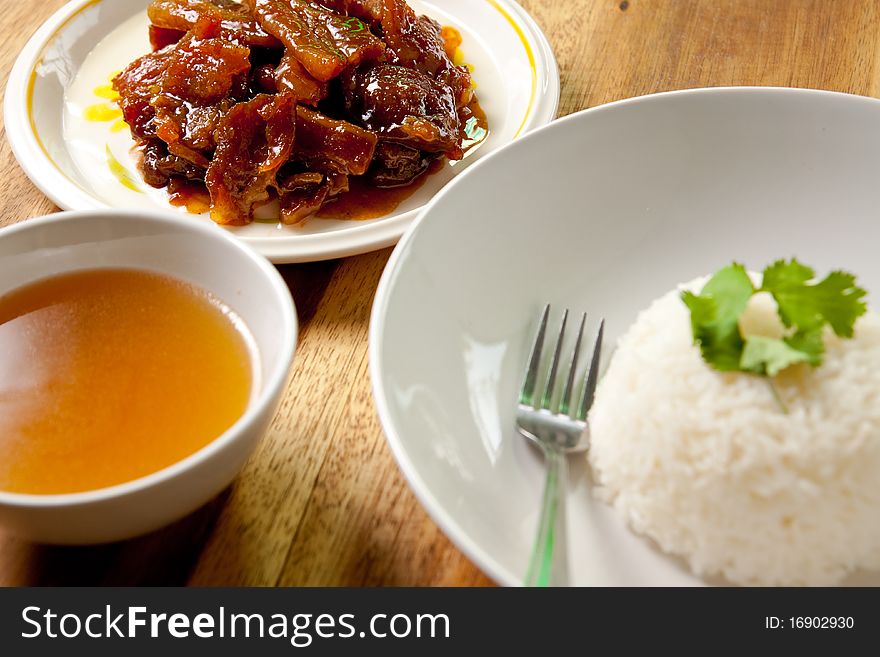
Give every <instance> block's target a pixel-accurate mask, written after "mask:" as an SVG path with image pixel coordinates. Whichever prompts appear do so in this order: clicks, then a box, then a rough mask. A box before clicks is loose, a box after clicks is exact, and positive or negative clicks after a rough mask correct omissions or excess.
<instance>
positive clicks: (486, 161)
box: [369, 86, 880, 586]
mask: <svg viewBox="0 0 880 657" xmlns="http://www.w3.org/2000/svg"><path fill="white" fill-rule="evenodd" d="M730 93H734V94H742V95H746V94H755V95H768V96H769V95H790V96H826V97H839V98H841V99H845V100H846V102H864V104H873V105H875V106H877V105H880V99H877V98H873V97H870V96H860V95H857V94H850V93H844V92H840V91H827V90H824V89H809V88H800V87H761V86H741V87H730V86H727V87H697V88H693V89H675V90H672V91H664V92H660V93H655V94H645V95H642V96H634V97H632V98H624V99H622V100H617V101H614V102H611V103H606V104H604V105H597V106H595V107H590V108H587V109H584V110H580V111H578V112H575V113H573V114H569V115H567V116H564V117H562V118H560V119H557V120H555V121H553V122H552V123H549V124H548V125H545V126H542V127H540V128H537V129H535V130H533V131H532V132H530V133H528V134H527V135H523V136H522V137H521V138H519V139H517V140H515V141H513V142H511V143H509V144H506V145H504V146H502V147H501V148H499V149H498V150H497V151H494V152H493V153H490V154H489V155H487V156H486V157H485V158H483V159H481V160H480V161H479V162H475V163H474V164H473V166H471V167H470V169H468V171H466V172H465V173H464V174H462V175H461V176H458V177H456V178H455V179H454V180H452V182H450V183H449V184H448V185H447V186H446V187H444V188H443V189H442V190H441V191H440V192H439V193H438V194H437V195H436V196H434V198H432V199H431V201H430V202H429V203H428V204H427V205H425V207H424V208H422V209H421V210H420V212H419V215H418V216H417V217H416V219H415V221H413V223H412V225H411V226H410V228H409V230H408V231H407V232H406V234H405V235H404V236H403V238H402V239H401V240H400V242H398V244H397V247H396V248H395V249H394V251H393V252H392V253H391V257H390V258H389V259H388V263H387V265H386V266H385V270H384V271H383V272H382V277H381V278H380V279H379V286H378V288H377V289H376V297H375V301H374V302H373V309H372V312H371V315H370V330H369V341H370V344H369V359H370V381H371V384H372V388H373V399H374V402H375V404H376V412H377V414H378V416H379V422H380V424H381V425H382V430H383V431H384V433H385V439H386V441H387V442H388V445H389V447H390V448H391V452H392V454H393V455H394V458H395V460H396V461H397V465H398V467H399V468H400V470H401V472H402V473H403V475H404V477H405V478H406V480H407V483H408V484H409V486H410V489H411V490H412V491H413V493H415V496H416V498H417V499H418V500H419V502H420V503H421V505H422V507H423V508H424V509H425V510H426V511H427V513H428V515H429V516H431V519H432V520H433V521H434V522H435V523H437V525H438V526H439V527H440V529H441V530H443V533H444V534H445V535H446V536H447V537H448V538H449V539H450V540H451V541H452V542H453V543H454V544H455V545H456V547H458V549H459V550H461V551H462V552H463V553H464V554H465V556H467V557H468V558H469V559H470V560H471V561H472V562H473V563H474V564H476V566H477V567H478V568H479V569H480V570H481V571H483V573H485V574H486V575H488V576H489V577H490V578H491V579H492V580H494V581H495V582H496V583H498V584H501V585H503V586H522V583H523V577H522V574H519V575H517V574H516V573H513V572H511V571H510V570H508V569H507V568H505V567H503V566H502V565H500V564H499V563H498V562H497V561H496V560H495V559H494V558H493V557H492V555H491V554H490V553H488V552H487V551H485V550H484V549H483V548H481V547H480V546H479V545H477V542H476V541H474V540H473V539H472V538H471V537H470V536H469V534H468V532H467V531H466V530H465V529H463V528H462V527H461V525H460V524H459V523H458V522H457V521H456V520H455V519H454V518H453V517H452V515H451V514H450V513H449V512H448V511H447V510H446V509H445V508H444V505H443V504H441V503H440V502H439V501H438V500H437V497H436V496H435V495H434V493H433V492H432V490H431V488H430V487H429V486H428V485H427V484H426V483H425V480H424V479H422V477H421V475H420V474H419V469H418V467H417V466H416V464H415V463H414V462H413V460H412V459H411V458H410V455H409V453H408V451H407V449H406V447H405V445H404V441H403V440H402V439H401V436H400V434H399V433H398V432H397V430H396V428H395V424H394V420H393V419H392V412H391V406H390V403H389V400H388V397H387V396H386V394H385V389H384V387H383V384H382V379H383V378H384V372H383V369H382V356H383V353H382V352H383V349H382V334H383V333H384V330H385V315H386V311H387V309H388V303H389V301H390V296H391V291H392V288H393V286H394V282H395V279H396V277H397V274H398V268H399V266H400V263H401V262H402V261H403V259H404V258H405V256H406V253H407V251H408V250H409V245H410V242H412V241H413V240H414V239H415V236H416V235H417V233H418V231H419V227H420V226H421V225H422V223H423V221H424V220H425V217H427V216H429V215H430V214H431V212H432V211H433V209H434V206H436V205H438V204H440V203H442V202H443V200H444V198H445V197H446V195H447V194H453V193H455V188H456V187H457V186H458V185H459V184H461V182H462V180H465V179H466V178H467V177H468V176H472V175H475V172H478V171H479V170H480V169H481V168H483V167H486V166H493V162H494V161H495V159H496V158H502V157H507V152H508V151H514V150H516V149H519V148H527V147H528V144H529V143H530V142H531V141H532V140H536V139H542V138H543V133H544V132H551V131H555V130H560V129H562V128H563V127H564V126H565V125H566V124H568V123H571V122H574V121H578V120H580V119H581V118H582V117H583V116H586V115H592V114H599V113H602V112H606V111H610V110H614V109H615V108H617V107H622V106H625V105H632V104H642V103H646V102H647V103H651V102H658V101H660V102H662V100H663V99H664V98H667V97H670V96H710V95H723V94H730ZM536 494H537V493H536Z"/></svg>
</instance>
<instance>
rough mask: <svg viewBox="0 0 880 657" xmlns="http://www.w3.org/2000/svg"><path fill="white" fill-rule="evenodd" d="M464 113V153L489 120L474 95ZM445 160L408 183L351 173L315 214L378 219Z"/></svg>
mask: <svg viewBox="0 0 880 657" xmlns="http://www.w3.org/2000/svg"><path fill="white" fill-rule="evenodd" d="M463 114H464V116H465V131H466V137H465V139H464V141H463V142H462V147H463V148H464V152H465V157H468V155H470V154H471V153H473V152H474V151H475V150H476V149H477V147H478V146H480V145H481V144H483V143H484V142H485V141H486V139H488V137H489V121H488V119H487V118H486V112H485V111H483V108H482V107H481V106H480V103H479V101H478V100H477V99H476V97H474V99H473V100H472V101H471V102H470V104H469V105H468V106H467V108H465V110H464V112H463ZM446 163H447V160H446V159H445V158H440V159H437V160H434V161H433V162H431V164H430V166H428V168H427V170H426V171H425V173H423V174H422V175H420V176H419V177H418V178H416V179H415V180H413V181H412V182H411V183H409V184H408V185H402V186H401V187H387V188H382V187H375V186H373V185H371V184H370V183H368V182H366V181H365V180H362V179H360V178H357V177H355V176H352V177H351V178H349V191H348V192H346V193H344V194H340V195H339V196H337V197H336V199H334V200H330V201H328V202H327V203H326V204H325V205H324V207H322V208H321V209H320V210H319V211H318V212H317V214H316V215H315V216H316V217H323V218H326V219H346V220H350V221H367V220H369V219H378V218H379V217H384V216H386V215H388V214H391V213H392V212H394V211H395V210H396V209H397V208H398V207H399V206H400V205H401V204H402V203H403V202H404V201H406V200H407V199H408V198H409V197H411V196H412V195H413V194H415V193H416V192H417V191H418V190H419V189H421V187H422V186H423V185H424V184H425V183H426V182H427V181H428V179H429V178H430V177H431V176H432V175H434V174H436V173H437V172H439V171H440V170H441V169H443V167H444V166H446Z"/></svg>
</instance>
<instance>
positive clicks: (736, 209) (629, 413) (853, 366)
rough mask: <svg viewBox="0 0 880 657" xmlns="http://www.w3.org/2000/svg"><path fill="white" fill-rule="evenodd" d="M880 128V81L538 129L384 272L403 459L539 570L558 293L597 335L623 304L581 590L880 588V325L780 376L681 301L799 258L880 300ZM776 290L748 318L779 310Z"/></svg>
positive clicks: (495, 557) (501, 565)
mask: <svg viewBox="0 0 880 657" xmlns="http://www.w3.org/2000/svg"><path fill="white" fill-rule="evenodd" d="M878 126H880V100H877V99H873V98H862V97H856V96H850V95H846V94H835V93H830V92H822V91H809V90H796V89H767V88H762V89H755V88H751V89H750V88H736V89H703V90H692V91H683V92H673V93H667V94H659V95H656V96H648V97H644V98H636V99H630V100H626V101H621V102H618V103H612V104H610V105H606V106H602V107H597V108H593V109H590V110H586V111H584V112H582V113H579V114H577V115H574V116H570V117H565V118H563V119H560V120H558V121H556V122H554V123H553V124H551V125H550V126H547V127H546V128H542V129H541V130H539V131H535V132H533V133H530V134H529V135H527V136H525V137H524V138H523V139H521V140H518V141H517V142H516V143H514V144H512V145H511V146H510V147H509V148H506V149H503V150H501V151H499V152H497V153H494V154H492V155H490V156H488V157H487V158H486V159H485V160H483V161H481V162H479V163H477V164H475V165H474V166H473V167H472V168H471V169H470V170H469V171H468V173H467V174H466V175H463V176H460V177H459V179H457V180H456V181H455V182H454V183H452V184H451V185H450V186H449V187H448V188H446V190H444V192H443V193H441V194H440V195H439V196H438V197H437V198H435V199H434V201H432V203H431V205H430V206H429V207H428V208H427V209H426V210H425V212H424V213H423V214H422V215H421V217H420V218H419V219H418V220H417V222H416V224H415V226H414V228H413V230H412V231H411V232H409V233H408V234H407V236H406V237H405V238H404V239H403V241H402V242H401V243H400V245H399V246H398V248H397V249H396V250H395V252H394V254H393V256H392V258H391V260H390V262H389V266H388V268H387V269H386V271H385V274H384V275H383V278H382V282H381V283H380V286H379V290H378V292H377V296H376V303H375V306H374V310H373V320H372V324H371V335H370V349H371V353H370V361H371V370H372V378H373V390H374V393H375V394H374V397H375V401H376V407H377V410H378V414H379V418H380V420H381V422H382V426H383V428H384V430H385V433H386V436H387V438H388V443H389V445H390V447H391V449H392V451H393V452H394V455H395V457H396V458H397V460H398V463H399V464H400V467H401V470H402V472H403V474H404V476H405V477H406V479H407V481H408V482H409V484H410V486H411V487H412V489H413V491H414V492H415V494H416V496H417V497H418V499H419V500H420V501H421V503H422V504H423V505H424V507H425V508H426V509H427V511H428V513H429V514H430V515H431V517H432V518H433V519H434V521H435V522H436V523H437V524H438V525H439V526H440V528H441V529H442V530H443V531H444V532H445V533H446V534H447V535H448V536H449V537H450V538H451V539H452V541H453V542H454V543H455V544H456V545H457V546H458V547H459V548H460V549H462V550H463V551H464V552H465V553H466V554H467V556H468V557H470V558H471V559H472V560H473V561H474V562H475V563H476V564H477V565H478V566H479V567H480V568H482V569H483V570H484V571H485V572H486V573H487V574H488V575H489V576H491V577H492V578H493V579H494V580H495V581H497V582H499V583H501V584H505V585H520V584H521V583H522V582H523V577H524V575H525V573H526V569H527V566H528V558H529V554H530V551H531V548H532V542H533V540H534V536H535V529H536V526H537V522H538V517H539V515H540V511H541V491H542V487H543V483H544V477H545V472H546V470H545V467H544V461H543V458H542V457H541V455H540V454H539V453H538V452H537V451H536V450H535V449H533V448H532V446H530V445H528V444H527V443H526V442H525V441H524V440H523V439H522V438H521V437H520V436H519V435H517V433H516V430H515V408H516V402H517V399H518V394H519V388H520V386H521V384H522V375H523V372H524V371H525V366H526V362H527V359H528V354H529V350H530V347H531V344H532V341H533V339H534V335H535V331H536V328H537V322H538V318H539V315H540V312H541V309H542V308H543V307H544V305H545V304H547V303H550V304H551V305H552V307H553V309H554V312H553V315H552V320H551V321H553V322H554V323H557V322H558V321H559V318H560V315H561V313H562V309H563V308H566V307H567V308H569V309H570V310H571V312H572V313H574V314H576V315H580V313H581V312H583V311H586V312H587V313H588V321H587V333H588V336H587V338H586V340H585V342H586V341H587V340H591V339H592V337H593V336H594V335H595V330H596V326H597V324H598V320H599V318H600V317H604V318H605V319H606V324H605V327H606V333H605V336H606V340H605V346H606V349H605V352H604V358H603V363H602V367H603V368H604V371H605V372H606V374H605V375H604V378H603V380H602V381H601V382H600V387H599V390H598V396H597V398H596V402H595V407H594V409H593V413H592V417H591V422H592V431H593V444H592V446H591V449H590V451H589V453H588V455H587V456H586V457H583V456H581V457H571V458H570V459H569V465H570V468H569V469H570V474H571V476H570V479H569V486H568V496H567V499H566V510H567V521H568V522H567V539H568V540H567V543H568V545H567V548H568V554H569V571H570V576H571V577H570V581H571V583H572V584H573V585H578V586H590V587H594V586H606V585H611V586H705V585H714V584H720V585H733V584H742V585H782V584H791V585H822V584H837V583H840V584H842V585H877V584H880V522H877V520H880V403H878V402H880V319H878V317H877V315H876V314H872V313H870V312H869V313H867V314H865V315H863V316H862V317H861V318H860V319H859V320H858V324H857V325H856V326H855V336H854V338H852V339H841V338H838V337H836V336H835V335H832V334H830V333H829V334H827V335H825V336H824V343H825V345H826V347H827V350H826V353H825V355H824V362H823V363H822V364H821V365H819V366H817V367H813V366H811V365H804V364H801V365H794V366H792V367H790V368H786V369H785V370H783V371H782V372H781V373H779V374H778V375H776V376H775V377H773V380H772V383H773V388H771V387H770V386H769V385H768V380H767V379H768V377H763V376H758V375H751V374H744V373H722V372H719V371H717V370H715V369H713V368H712V367H709V366H708V365H707V364H706V362H705V361H704V359H703V358H702V357H701V353H700V349H699V348H698V347H696V346H695V345H694V339H693V332H692V329H691V325H690V317H689V310H688V308H687V307H686V306H685V305H684V303H682V301H681V300H680V299H679V296H678V295H679V290H678V286H680V285H682V284H685V285H693V286H696V287H699V286H700V285H701V282H696V283H688V281H694V279H695V278H696V277H700V276H708V275H711V274H712V273H713V272H716V271H718V270H719V268H722V267H725V266H726V265H729V264H730V263H731V262H732V261H737V262H741V263H742V264H743V265H744V266H745V267H746V268H748V269H750V270H754V271H760V270H761V269H762V268H763V267H765V266H766V265H768V264H770V263H772V262H774V261H775V260H777V259H786V260H788V259H790V258H792V257H797V259H798V260H799V261H801V262H803V263H806V264H808V265H810V266H812V267H813V268H815V270H816V273H817V276H818V277H822V276H825V275H826V274H828V272H831V271H833V270H835V269H845V270H847V271H849V272H851V273H852V274H854V275H855V276H856V278H857V280H858V284H859V285H860V286H861V287H863V288H865V289H866V290H867V292H868V296H867V297H866V301H867V302H868V304H869V306H870V305H871V304H872V303H873V304H874V306H873V307H874V309H875V310H878V309H880V259H878V257H877V245H878V244H880V220H878V215H880V185H878V179H880V130H878V129H877V128H878ZM761 299H762V297H761V296H760V295H756V296H755V297H754V298H753V300H752V301H750V302H749V303H750V307H749V309H748V312H747V313H746V317H745V318H744V320H743V321H744V322H745V324H744V325H743V327H742V328H743V330H744V332H745V333H749V332H751V331H760V330H765V329H766V328H767V326H766V324H768V322H769V319H768V318H770V319H772V317H773V316H774V308H773V305H772V303H771V304H770V305H769V306H767V305H766V303H767V301H768V299H767V298H766V297H763V302H762V300H761ZM762 303H764V304H765V306H764V307H763V308H762V306H761V304H762ZM751 305H754V306H755V307H754V308H752V307H751ZM747 320H748V321H747ZM749 321H750V322H751V324H750V325H746V324H748V323H749ZM770 323H772V322H770ZM762 327H763V328H762ZM570 333H571V331H570ZM582 360H583V359H582ZM774 390H775V393H774ZM777 395H778V397H779V400H777V399H776V396H777ZM780 400H781V401H782V403H783V404H784V405H785V407H786V408H787V412H783V411H782V410H781V406H780Z"/></svg>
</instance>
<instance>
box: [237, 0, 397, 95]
mask: <svg viewBox="0 0 880 657" xmlns="http://www.w3.org/2000/svg"><path fill="white" fill-rule="evenodd" d="M249 2H250V4H251V5H252V6H253V8H254V13H255V14H256V17H257V20H258V21H259V23H260V25H262V26H263V28H264V29H265V30H266V31H267V32H269V33H270V34H272V35H274V36H275V37H277V38H278V39H279V40H280V41H281V42H282V43H284V45H285V46H286V47H287V48H288V49H290V51H291V53H292V54H293V56H294V57H296V59H298V60H299V62H300V64H302V65H303V67H304V68H305V69H306V70H307V71H308V73H309V75H311V76H312V77H313V78H315V79H316V80H319V81H321V82H327V81H328V80H332V79H333V78H335V77H337V76H338V75H339V74H340V73H342V72H343V71H344V70H345V69H346V68H348V67H350V66H357V65H358V64H360V63H362V62H369V61H374V60H377V59H379V58H380V57H381V56H382V54H383V52H384V50H385V44H384V43H382V41H380V40H379V38H378V37H376V36H375V35H374V34H373V33H372V32H370V29H369V27H368V26H367V25H366V24H365V23H364V22H363V21H362V20H361V19H359V18H357V17H355V16H341V15H339V14H335V13H333V12H332V11H330V10H329V9H327V8H326V7H324V6H322V5H319V4H317V3H313V2H307V1H306V0H249Z"/></svg>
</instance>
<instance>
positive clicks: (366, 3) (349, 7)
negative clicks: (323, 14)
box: [318, 0, 382, 24]
mask: <svg viewBox="0 0 880 657" xmlns="http://www.w3.org/2000/svg"><path fill="white" fill-rule="evenodd" d="M318 3H319V4H322V5H324V6H325V7H327V9H329V10H331V11H333V12H335V13H337V14H344V15H346V16H357V17H358V18H363V19H365V20H367V21H369V22H370V23H371V24H377V23H378V22H379V21H380V20H382V0H318Z"/></svg>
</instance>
